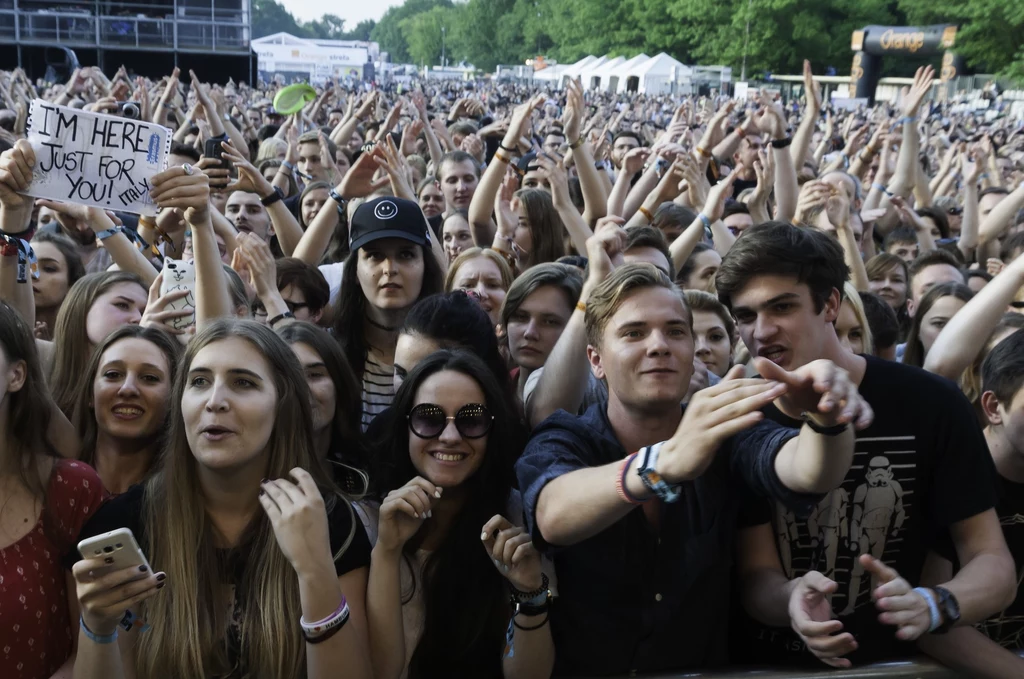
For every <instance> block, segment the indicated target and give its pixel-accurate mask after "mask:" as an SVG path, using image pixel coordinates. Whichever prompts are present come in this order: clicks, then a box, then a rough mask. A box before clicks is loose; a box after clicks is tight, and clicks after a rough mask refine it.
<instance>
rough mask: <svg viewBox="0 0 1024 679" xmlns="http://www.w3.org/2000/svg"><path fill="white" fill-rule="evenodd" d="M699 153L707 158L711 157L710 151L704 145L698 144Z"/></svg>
mask: <svg viewBox="0 0 1024 679" xmlns="http://www.w3.org/2000/svg"><path fill="white" fill-rule="evenodd" d="M697 153H699V154H700V155H702V156H704V157H705V158H710V157H711V153H709V152H708V151H707V150H705V149H704V147H702V146H698V147H697Z"/></svg>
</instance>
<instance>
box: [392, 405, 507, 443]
mask: <svg viewBox="0 0 1024 679" xmlns="http://www.w3.org/2000/svg"><path fill="white" fill-rule="evenodd" d="M408 419H409V431H411V432H412V433H413V434H416V436H418V437H420V438H421V439H436V438H437V437H438V436H440V435H441V432H443V431H444V430H445V428H446V427H447V426H448V422H450V421H454V422H455V429H457V430H458V432H459V435H461V436H462V438H465V439H478V438H483V437H484V436H486V435H487V432H489V431H490V430H491V424H492V423H493V422H494V416H493V415H491V411H490V410H488V409H487V406H485V405H482V404H480V403H469V404H467V405H464V406H462V407H461V408H459V410H458V412H456V413H455V415H454V416H448V415H447V414H446V413H445V412H444V408H442V407H441V406H439V405H437V404H435V403H421V404H419V405H418V406H416V407H415V408H413V409H412V410H411V411H410V412H409V415H408Z"/></svg>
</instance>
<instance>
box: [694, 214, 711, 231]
mask: <svg viewBox="0 0 1024 679" xmlns="http://www.w3.org/2000/svg"><path fill="white" fill-rule="evenodd" d="M697 219H699V220H700V221H701V222H702V223H703V224H704V228H705V229H710V228H711V218H710V217H708V216H707V215H706V214H704V213H703V212H701V213H700V214H698V215H697Z"/></svg>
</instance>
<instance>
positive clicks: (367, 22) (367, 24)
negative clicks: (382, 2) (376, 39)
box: [344, 19, 377, 40]
mask: <svg viewBox="0 0 1024 679" xmlns="http://www.w3.org/2000/svg"><path fill="white" fill-rule="evenodd" d="M376 25H377V22H376V21H374V20H373V19H363V20H362V21H360V22H359V23H358V24H356V27H355V28H353V29H352V30H351V31H349V32H348V33H346V34H345V38H344V40H370V34H371V33H373V28H374V26H376Z"/></svg>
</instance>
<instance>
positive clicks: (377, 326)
mask: <svg viewBox="0 0 1024 679" xmlns="http://www.w3.org/2000/svg"><path fill="white" fill-rule="evenodd" d="M366 322H367V323H369V324H370V325H372V326H373V327H375V328H380V329H381V330H385V331H387V332H398V328H389V327H388V326H386V325H381V324H380V323H378V322H377V321H375V320H373V319H372V318H370V317H369V316H367V317H366Z"/></svg>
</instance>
